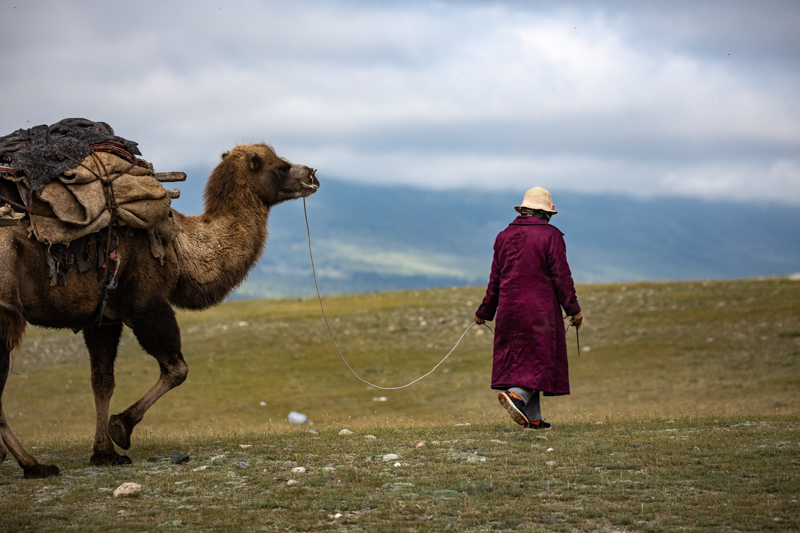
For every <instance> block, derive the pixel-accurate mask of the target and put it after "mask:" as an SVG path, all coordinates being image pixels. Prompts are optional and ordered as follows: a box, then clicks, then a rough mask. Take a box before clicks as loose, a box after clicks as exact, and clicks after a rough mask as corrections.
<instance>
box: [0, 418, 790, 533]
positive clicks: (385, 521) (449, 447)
mask: <svg viewBox="0 0 800 533" xmlns="http://www.w3.org/2000/svg"><path fill="white" fill-rule="evenodd" d="M340 429H341V426H339V425H332V426H324V427H321V428H320V429H319V434H318V435H314V434H312V433H301V430H300V429H295V430H294V431H283V432H253V433H244V434H241V435H233V434H228V435H224V436H221V435H214V436H209V435H193V436H186V437H180V436H171V437H166V438H162V437H158V438H157V437H152V436H148V437H144V438H141V437H140V439H139V441H138V442H137V444H136V450H137V451H136V454H135V457H136V458H137V459H139V460H138V461H137V462H136V464H135V465H134V466H132V467H124V468H123V467H117V468H96V467H87V465H86V458H85V452H86V446H85V443H80V442H77V441H74V440H71V441H70V440H64V439H61V440H51V441H46V442H41V443H40V447H41V450H42V451H40V452H39V453H44V452H43V451H44V450H47V453H46V455H47V458H48V459H49V460H54V461H55V462H57V463H59V464H61V465H62V466H63V467H65V472H64V473H63V474H62V475H61V476H60V477H59V478H51V479H48V480H44V481H38V480H23V479H21V478H20V477H19V475H18V473H17V470H16V466H14V467H10V466H4V467H2V468H0V500H2V502H3V510H2V514H0V530H7V531H18V530H25V529H27V530H30V531H55V530H75V531H162V530H166V531H170V530H187V531H213V530H216V531H420V532H423V531H448V530H449V531H654V532H655V531H677V530H681V531H797V530H798V528H800V505H798V495H800V479H798V475H797V474H798V469H799V468H800V459H798V457H800V439H798V433H800V423H798V421H797V420H796V418H794V417H786V416H769V417H755V418H749V419H744V418H739V417H734V418H720V419H705V418H703V419H691V418H682V419H675V420H638V419H637V420H627V421H622V420H619V421H612V422H605V423H602V424H596V423H591V422H583V423H582V422H569V423H566V424H561V425H560V426H559V427H558V429H555V430H550V431H547V432H543V431H533V430H521V429H516V428H510V427H509V426H508V425H507V424H505V423H502V424H489V423H475V424H471V425H461V426H455V425H453V424H437V425H427V424H420V425H414V426H411V425H403V426H400V427H385V426H380V427H378V426H374V427H369V426H363V427H362V429H361V430H358V431H356V432H355V433H354V434H352V435H339V434H338V433H339V431H340ZM367 435H372V437H374V439H372V440H368V438H369V437H367ZM418 440H423V441H425V442H426V444H425V446H423V447H419V448H417V447H415V446H414V442H416V441H418ZM173 451H181V452H185V453H187V454H189V455H190V456H191V457H192V459H191V460H190V461H189V462H188V463H187V464H185V465H172V464H170V461H169V460H168V459H167V457H168V456H169V455H170V454H171V453H172V452H173ZM387 454H395V455H396V456H399V457H398V458H396V459H391V460H388V461H384V460H383V457H384V456H385V455H387ZM148 456H161V457H160V458H158V457H152V460H148V459H147V457H148ZM297 467H303V468H305V469H306V471H305V472H302V473H300V472H293V469H294V468H297ZM290 481H291V482H292V483H296V484H290ZM124 482H134V483H139V484H140V485H141V486H142V492H141V494H140V495H139V496H138V497H136V498H121V497H120V498H114V497H113V495H112V491H113V490H114V489H115V488H116V487H118V486H119V485H120V484H122V483H124Z"/></svg>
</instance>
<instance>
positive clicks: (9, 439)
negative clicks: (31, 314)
mask: <svg viewBox="0 0 800 533" xmlns="http://www.w3.org/2000/svg"><path fill="white" fill-rule="evenodd" d="M21 316H22V315H20V317H21ZM5 319H6V315H5V314H4V315H0V324H2V325H4V326H7V324H3V322H4V320H5ZM23 321H24V319H23ZM6 331H7V329H6ZM10 345H11V342H10V339H9V338H8V337H6V336H3V335H2V334H0V462H2V459H5V455H6V450H8V451H10V452H11V455H13V456H14V458H15V459H16V460H17V463H19V466H21V467H22V471H23V473H24V477H26V478H45V477H51V476H57V475H58V474H59V470H58V467H57V466H55V465H42V464H39V462H38V461H37V460H36V459H35V458H34V457H33V456H32V455H30V454H29V453H28V452H26V451H25V449H24V448H23V447H22V445H21V444H20V443H19V441H18V440H17V437H15V436H14V433H13V432H12V431H11V428H10V427H8V421H7V420H6V415H5V412H4V411H3V390H4V389H5V388H6V380H7V379H8V372H9V370H10V368H11V350H10V348H9V346H10Z"/></svg>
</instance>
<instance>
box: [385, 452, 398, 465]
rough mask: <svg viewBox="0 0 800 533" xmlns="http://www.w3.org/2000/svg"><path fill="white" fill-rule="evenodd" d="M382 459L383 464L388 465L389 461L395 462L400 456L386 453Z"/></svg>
mask: <svg viewBox="0 0 800 533" xmlns="http://www.w3.org/2000/svg"><path fill="white" fill-rule="evenodd" d="M382 459H383V462H384V463H388V462H389V461H397V460H398V459H400V456H399V455H397V454H396V453H387V454H386V455H384V456H383V458H382Z"/></svg>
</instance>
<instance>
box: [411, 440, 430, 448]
mask: <svg viewBox="0 0 800 533" xmlns="http://www.w3.org/2000/svg"><path fill="white" fill-rule="evenodd" d="M427 445H428V443H427V442H425V441H424V440H416V441H414V444H412V445H411V446H413V447H414V448H424V447H425V446H427Z"/></svg>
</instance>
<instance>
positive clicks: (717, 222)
mask: <svg viewBox="0 0 800 533" xmlns="http://www.w3.org/2000/svg"><path fill="white" fill-rule="evenodd" d="M207 175H208V173H207V172H202V171H198V172H194V173H190V179H189V181H187V182H186V184H185V186H184V187H182V192H183V197H182V198H181V199H180V200H178V201H176V204H175V207H176V208H178V209H179V210H182V211H184V212H188V213H197V212H200V210H201V194H200V191H201V189H202V184H203V181H204V179H205V176H207ZM525 187H527V185H525V186H523V187H521V189H520V191H514V192H509V191H498V192H486V191H475V190H465V189H462V190H446V191H436V190H427V189H416V188H412V187H396V186H390V187H383V186H379V185H363V184H352V183H348V182H344V181H340V180H336V179H331V178H327V179H326V178H323V179H322V187H321V188H320V190H319V192H318V193H317V194H315V195H314V196H312V197H311V198H309V199H308V200H307V208H308V218H309V223H310V227H311V238H312V245H313V251H314V260H315V263H316V268H317V277H318V280H319V284H320V289H321V290H322V292H323V293H329V294H330V293H346V292H367V291H376V290H392V289H408V288H426V287H434V286H451V285H483V284H485V283H486V282H487V280H488V273H489V267H490V265H491V260H492V245H493V243H494V238H495V236H496V235H497V233H498V232H499V231H500V230H502V229H503V228H505V227H506V226H507V225H508V224H509V223H510V222H511V221H512V220H513V219H514V217H515V216H516V213H515V211H514V209H513V206H514V205H517V204H518V203H519V201H520V200H521V198H522V193H523V192H524V189H525ZM553 196H554V200H555V203H556V205H557V209H558V211H559V214H558V215H556V216H554V217H553V219H552V220H551V223H552V224H553V225H555V226H556V227H558V228H559V229H560V230H561V231H563V232H564V233H565V239H566V242H567V254H568V258H569V262H570V266H571V267H572V272H573V275H574V277H575V280H576V281H577V282H583V283H589V282H591V283H596V282H616V281H636V280H686V279H730V278H746V277H758V276H775V275H785V274H790V273H793V272H800V210H798V209H797V208H793V207H786V206H780V205H756V206H753V205H744V204H736V203H728V202H708V201H701V200H687V199H684V198H656V199H637V198H631V197H621V196H618V195H597V194H579V193H574V192H563V193H560V192H558V191H553ZM269 231H270V238H269V241H268V243H267V251H266V254H265V257H264V259H262V261H261V262H260V263H259V264H258V265H257V266H256V267H255V268H254V269H253V271H252V273H251V274H250V276H249V278H248V279H247V280H246V281H245V283H244V284H243V285H242V286H241V287H240V288H239V289H238V290H237V291H236V292H235V294H234V296H233V297H234V298H253V297H266V296H300V295H310V294H313V293H314V283H313V279H312V275H311V267H310V262H309V256H308V245H307V240H306V239H307V237H306V227H305V221H304V217H303V204H302V202H301V201H295V202H290V203H286V204H282V205H279V206H277V207H275V208H274V209H273V211H272V213H271V215H270V222H269Z"/></svg>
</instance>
